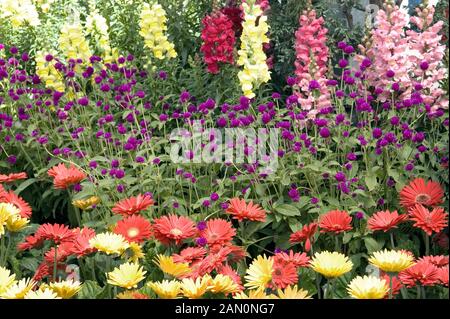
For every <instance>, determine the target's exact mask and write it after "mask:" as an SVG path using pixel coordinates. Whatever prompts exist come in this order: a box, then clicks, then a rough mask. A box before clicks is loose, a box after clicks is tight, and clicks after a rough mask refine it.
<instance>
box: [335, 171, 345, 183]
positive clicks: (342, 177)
mask: <svg viewBox="0 0 450 319" xmlns="http://www.w3.org/2000/svg"><path fill="white" fill-rule="evenodd" d="M334 178H335V179H336V180H337V181H338V182H343V181H345V174H344V172H337V173H336V174H335V175H334Z"/></svg>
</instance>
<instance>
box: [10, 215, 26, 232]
mask: <svg viewBox="0 0 450 319" xmlns="http://www.w3.org/2000/svg"><path fill="white" fill-rule="evenodd" d="M29 222H30V220H29V219H27V218H22V217H21V216H20V215H19V214H15V215H11V216H9V218H8V220H7V221H6V228H7V229H8V230H9V231H10V232H13V233H15V232H18V231H20V230H22V229H23V228H25V227H26V226H27V224H28V223H29Z"/></svg>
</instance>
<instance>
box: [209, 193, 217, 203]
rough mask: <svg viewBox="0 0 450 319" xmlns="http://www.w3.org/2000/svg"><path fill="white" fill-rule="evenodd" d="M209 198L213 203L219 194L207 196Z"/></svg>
mask: <svg viewBox="0 0 450 319" xmlns="http://www.w3.org/2000/svg"><path fill="white" fill-rule="evenodd" d="M209 198H211V200H212V201H214V202H215V201H216V200H218V199H219V194H217V193H212V194H211V195H210V196H209Z"/></svg>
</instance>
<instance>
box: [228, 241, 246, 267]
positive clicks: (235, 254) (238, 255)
mask: <svg viewBox="0 0 450 319" xmlns="http://www.w3.org/2000/svg"><path fill="white" fill-rule="evenodd" d="M227 247H228V248H230V249H231V251H230V253H229V254H228V262H230V263H236V262H238V261H240V260H242V259H244V258H245V256H246V255H247V253H246V252H245V250H244V248H243V247H240V246H235V245H228V246H227Z"/></svg>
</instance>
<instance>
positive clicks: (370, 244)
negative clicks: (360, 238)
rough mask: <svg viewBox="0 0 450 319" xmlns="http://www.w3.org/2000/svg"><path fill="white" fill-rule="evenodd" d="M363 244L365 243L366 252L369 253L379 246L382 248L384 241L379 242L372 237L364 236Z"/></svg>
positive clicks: (376, 249)
mask: <svg viewBox="0 0 450 319" xmlns="http://www.w3.org/2000/svg"><path fill="white" fill-rule="evenodd" d="M364 244H365V245H366V248H367V252H368V253H369V254H371V253H373V252H374V251H378V250H380V249H381V248H383V244H384V243H379V242H378V241H376V240H375V239H373V238H372V237H366V238H364Z"/></svg>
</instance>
